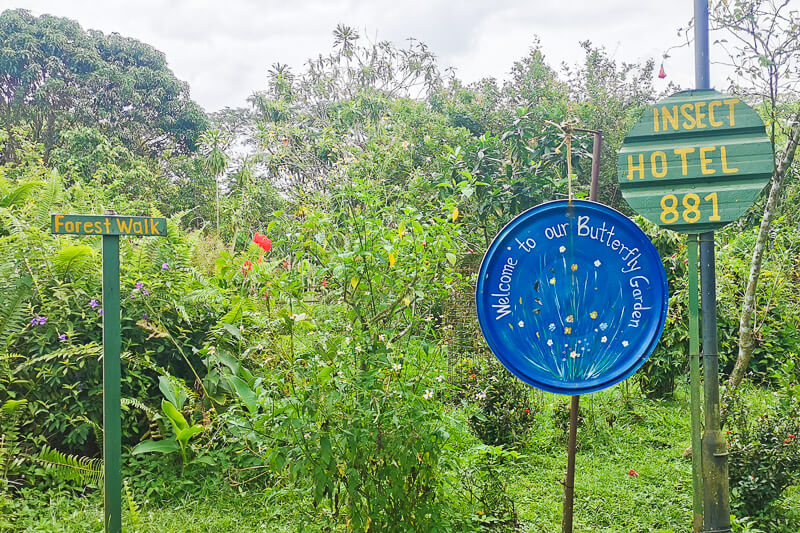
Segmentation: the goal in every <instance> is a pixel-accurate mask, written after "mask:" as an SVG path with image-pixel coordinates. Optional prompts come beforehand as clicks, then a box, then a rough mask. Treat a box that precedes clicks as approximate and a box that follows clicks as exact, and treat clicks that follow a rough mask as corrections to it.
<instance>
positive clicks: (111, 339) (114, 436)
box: [50, 212, 167, 533]
mask: <svg viewBox="0 0 800 533" xmlns="http://www.w3.org/2000/svg"><path fill="white" fill-rule="evenodd" d="M50 232H51V233H54V234H56V235H65V234H69V235H101V236H102V237H103V311H104V312H103V495H104V498H105V502H104V508H105V513H104V514H105V530H106V531H107V532H111V533H118V532H119V531H121V530H122V473H121V466H122V458H121V454H122V422H121V418H122V413H121V409H120V381H121V368H120V349H121V344H122V333H121V324H120V294H119V293H120V288H119V237H120V235H126V236H130V237H166V236H167V219H165V218H155V217H128V216H119V215H117V214H116V213H113V212H108V213H106V214H104V215H59V214H56V215H51V216H50Z"/></svg>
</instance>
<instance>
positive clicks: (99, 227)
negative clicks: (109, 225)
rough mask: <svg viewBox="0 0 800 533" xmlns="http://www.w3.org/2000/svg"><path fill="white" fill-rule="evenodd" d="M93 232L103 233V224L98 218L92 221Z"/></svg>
mask: <svg viewBox="0 0 800 533" xmlns="http://www.w3.org/2000/svg"><path fill="white" fill-rule="evenodd" d="M94 232H95V233H103V224H101V223H100V221H99V220H98V221H97V222H95V223H94Z"/></svg>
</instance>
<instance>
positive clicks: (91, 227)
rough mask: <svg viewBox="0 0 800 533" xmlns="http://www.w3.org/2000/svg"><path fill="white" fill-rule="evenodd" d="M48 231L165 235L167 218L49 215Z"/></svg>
mask: <svg viewBox="0 0 800 533" xmlns="http://www.w3.org/2000/svg"><path fill="white" fill-rule="evenodd" d="M50 232H51V233H55V234H57V235H64V234H71V235H132V236H137V237H166V235H167V219H166V218H161V217H126V216H117V215H51V216H50Z"/></svg>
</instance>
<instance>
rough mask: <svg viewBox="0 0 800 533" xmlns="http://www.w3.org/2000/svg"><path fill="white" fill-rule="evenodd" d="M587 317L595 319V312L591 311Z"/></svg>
mask: <svg viewBox="0 0 800 533" xmlns="http://www.w3.org/2000/svg"><path fill="white" fill-rule="evenodd" d="M589 316H590V317H592V318H597V311H592V312H591V313H589Z"/></svg>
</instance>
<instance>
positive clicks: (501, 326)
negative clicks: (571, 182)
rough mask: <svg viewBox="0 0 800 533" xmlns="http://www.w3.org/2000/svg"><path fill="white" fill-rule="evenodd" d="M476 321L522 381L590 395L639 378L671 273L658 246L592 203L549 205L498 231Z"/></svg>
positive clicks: (660, 324) (484, 269)
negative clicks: (625, 380)
mask: <svg viewBox="0 0 800 533" xmlns="http://www.w3.org/2000/svg"><path fill="white" fill-rule="evenodd" d="M475 297H476V303H477V308H478V321H479V322H480V325H481V329H482V330H483V335H484V337H486V341H487V343H488V344H489V347H490V348H491V349H492V352H494V354H495V355H496V356H497V358H498V359H499V360H500V362H501V363H503V365H504V366H505V367H506V368H507V369H508V370H509V371H511V372H512V373H513V374H514V375H515V376H517V377H518V378H519V379H521V380H522V381H524V382H526V383H528V384H530V385H533V386H534V387H537V388H540V389H543V390H546V391H550V392H555V393H558V394H568V395H577V394H586V393H589V392H594V391H598V390H600V389H604V388H606V387H610V386H611V385H614V384H615V383H618V382H620V381H622V380H624V379H626V378H627V377H629V376H630V375H631V374H633V373H634V372H635V371H636V370H637V369H639V367H641V366H642V364H643V363H644V362H645V361H646V360H647V358H648V357H649V356H650V354H651V353H652V352H653V350H654V349H655V347H656V344H657V343H658V339H659V338H660V337H661V332H662V331H663V329H664V323H665V322H666V319H667V305H668V301H669V293H668V289H667V276H666V273H665V272H664V267H663V265H662V263H661V257H660V256H659V255H658V251H657V250H656V248H655V246H653V243H652V242H650V239H649V238H648V237H647V235H645V233H644V232H643V231H642V230H641V229H639V227H638V226H637V225H636V224H635V223H634V222H633V221H631V220H630V219H628V218H627V217H625V216H624V215H623V214H622V213H619V212H618V211H615V210H613V209H611V208H609V207H606V206H604V205H602V204H598V203H595V202H588V201H582V200H574V201H573V202H572V204H571V205H570V203H569V202H568V201H566V200H559V201H555V202H548V203H545V204H541V205H538V206H536V207H533V208H531V209H529V210H528V211H526V212H524V213H522V214H521V215H519V216H518V217H516V218H515V219H514V220H512V221H511V222H510V223H509V224H508V225H506V227H505V228H503V230H502V231H501V232H500V233H499V234H498V235H497V237H496V238H495V239H494V241H493V242H492V244H491V245H490V246H489V249H488V251H487V252H486V255H485V256H484V258H483V262H482V263H481V268H480V272H479V277H478V285H477V290H476V295H475Z"/></svg>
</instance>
